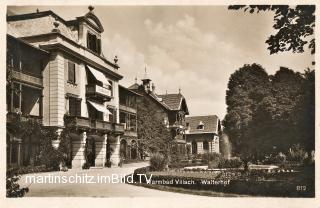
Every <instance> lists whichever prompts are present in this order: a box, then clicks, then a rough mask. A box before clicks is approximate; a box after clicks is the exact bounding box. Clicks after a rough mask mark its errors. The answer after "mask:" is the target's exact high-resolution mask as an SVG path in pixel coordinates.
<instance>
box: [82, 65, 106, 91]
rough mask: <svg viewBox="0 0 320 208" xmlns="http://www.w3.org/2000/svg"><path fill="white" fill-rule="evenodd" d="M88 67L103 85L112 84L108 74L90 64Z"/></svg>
mask: <svg viewBox="0 0 320 208" xmlns="http://www.w3.org/2000/svg"><path fill="white" fill-rule="evenodd" d="M87 67H88V69H89V70H90V72H91V73H92V74H93V76H94V77H95V78H96V79H97V80H99V81H100V82H102V83H103V85H107V86H110V83H109V80H108V79H107V78H106V76H104V74H103V73H102V72H99V71H98V70H96V69H94V68H92V67H90V66H88V65H87Z"/></svg>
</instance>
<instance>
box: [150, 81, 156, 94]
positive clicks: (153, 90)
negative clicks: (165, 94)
mask: <svg viewBox="0 0 320 208" xmlns="http://www.w3.org/2000/svg"><path fill="white" fill-rule="evenodd" d="M151 89H152V92H153V93H154V92H155V90H156V86H155V85H154V83H152V86H151Z"/></svg>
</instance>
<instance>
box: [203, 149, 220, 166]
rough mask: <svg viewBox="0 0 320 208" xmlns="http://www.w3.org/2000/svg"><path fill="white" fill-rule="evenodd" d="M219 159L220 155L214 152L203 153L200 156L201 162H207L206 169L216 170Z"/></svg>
mask: <svg viewBox="0 0 320 208" xmlns="http://www.w3.org/2000/svg"><path fill="white" fill-rule="evenodd" d="M221 159H222V157H221V155H220V154H218V153H215V152H212V153H205V154H203V156H202V161H203V162H206V161H207V162H208V168H217V167H218V165H219V163H220V160H221Z"/></svg>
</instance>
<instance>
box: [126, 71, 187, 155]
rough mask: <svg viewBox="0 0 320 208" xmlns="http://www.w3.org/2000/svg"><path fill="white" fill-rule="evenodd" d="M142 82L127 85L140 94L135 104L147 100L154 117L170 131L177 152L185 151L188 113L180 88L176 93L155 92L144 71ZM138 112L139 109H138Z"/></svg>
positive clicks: (182, 152) (183, 152)
mask: <svg viewBox="0 0 320 208" xmlns="http://www.w3.org/2000/svg"><path fill="white" fill-rule="evenodd" d="M141 81H142V83H141V84H138V83H135V84H133V85H132V86H130V87H129V89H131V90H132V91H134V92H136V93H138V94H140V96H139V97H137V104H138V105H141V103H142V102H143V100H147V101H148V103H149V104H150V106H151V108H153V109H154V110H155V115H154V116H155V117H157V118H158V119H159V120H162V121H163V122H164V124H165V125H166V126H167V127H168V128H169V130H170V132H171V137H172V140H173V141H174V142H175V144H176V145H177V150H178V153H179V154H185V153H186V138H185V130H186V128H185V127H186V126H185V116H186V115H189V110H188V106H187V102H186V99H185V98H184V96H183V95H182V94H181V92H180V90H179V93H177V94H167V93H166V94H157V93H156V90H155V85H154V83H152V84H151V79H150V78H149V77H148V75H147V73H145V76H144V78H143V79H142V80H141ZM138 113H139V111H138Z"/></svg>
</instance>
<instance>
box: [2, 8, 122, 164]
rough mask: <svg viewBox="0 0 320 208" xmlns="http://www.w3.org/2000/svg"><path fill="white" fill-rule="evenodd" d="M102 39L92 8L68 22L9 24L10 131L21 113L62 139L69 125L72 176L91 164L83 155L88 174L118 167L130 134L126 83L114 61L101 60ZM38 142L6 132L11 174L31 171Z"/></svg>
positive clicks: (29, 19) (17, 18)
mask: <svg viewBox="0 0 320 208" xmlns="http://www.w3.org/2000/svg"><path fill="white" fill-rule="evenodd" d="M103 31H104V29H103V27H102V25H101V23H100V21H99V19H98V18H97V16H95V14H94V12H93V7H89V12H88V13H87V14H85V15H84V16H81V17H77V18H76V19H74V20H70V21H66V20H64V19H62V18H61V17H59V16H58V15H57V14H55V13H54V12H52V11H43V12H39V11H37V12H35V13H30V14H22V15H12V16H7V33H8V35H7V44H8V45H7V70H8V69H10V70H11V71H12V80H13V83H12V85H11V86H10V87H11V89H12V90H11V92H10V93H8V95H7V111H8V114H7V123H10V117H11V116H14V114H15V113H17V112H19V113H21V114H22V116H25V117H28V118H35V119H39V120H40V121H41V122H42V124H43V125H44V126H48V127H54V128H56V129H57V130H58V131H60V130H62V129H63V128H64V127H65V125H66V124H67V123H68V122H72V123H73V125H74V127H75V128H74V131H73V132H74V133H72V135H71V137H72V142H71V143H72V145H71V147H70V148H71V149H72V151H71V152H72V153H71V158H72V161H71V162H72V164H71V165H72V168H81V167H82V166H83V164H84V163H85V162H86V158H85V156H84V151H85V149H86V148H87V151H89V152H90V154H91V157H90V158H89V159H87V162H89V163H90V166H96V167H97V166H98V167H103V166H105V164H106V161H107V160H108V161H109V164H112V165H114V166H116V165H118V163H119V148H120V139H121V135H123V134H124V132H125V131H124V125H122V124H120V123H119V86H118V82H119V80H120V79H122V76H121V75H120V74H119V66H118V65H117V57H115V58H114V60H112V61H111V60H107V59H106V58H105V57H104V56H103V55H102V53H101V51H102V50H101V46H102V45H101V34H102V33H103ZM13 131H14V130H13ZM33 139H34V138H30V139H29V140H28V139H24V138H19V136H16V135H14V134H13V132H12V130H11V131H10V129H8V131H7V141H8V144H7V151H8V153H7V155H8V161H7V162H8V164H9V165H10V166H14V165H28V164H29V163H30V158H31V157H32V153H33V152H36V151H37V148H36V145H34V143H36V141H33ZM58 144H59V140H57V141H56V143H55V145H58Z"/></svg>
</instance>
